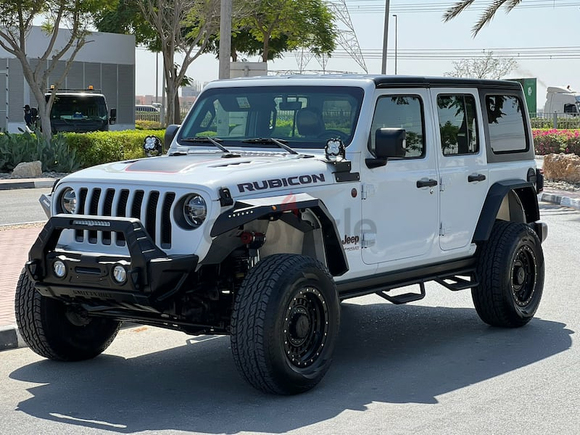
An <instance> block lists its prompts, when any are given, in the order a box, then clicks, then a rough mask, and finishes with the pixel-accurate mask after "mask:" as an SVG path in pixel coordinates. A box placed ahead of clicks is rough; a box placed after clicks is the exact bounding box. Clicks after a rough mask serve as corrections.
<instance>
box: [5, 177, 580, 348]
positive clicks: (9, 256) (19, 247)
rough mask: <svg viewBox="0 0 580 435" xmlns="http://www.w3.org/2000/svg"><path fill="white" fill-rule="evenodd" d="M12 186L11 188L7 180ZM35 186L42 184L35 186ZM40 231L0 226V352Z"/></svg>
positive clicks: (11, 340) (577, 201)
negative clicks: (0, 261) (18, 287)
mask: <svg viewBox="0 0 580 435" xmlns="http://www.w3.org/2000/svg"><path fill="white" fill-rule="evenodd" d="M11 181H12V186H13V187H10V182H11ZM49 181H50V184H49V187H50V186H52V183H53V182H54V180H51V179H49V180H0V189H7V188H22V185H23V183H31V182H32V183H33V184H34V185H36V184H37V183H48V182H49ZM37 187H45V186H44V185H42V186H37ZM540 200H541V201H544V202H549V203H552V204H558V205H562V206H566V207H573V208H576V209H579V210H580V192H565V191H558V190H549V191H546V192H543V193H542V194H541V195H540ZM41 230H42V225H29V226H23V227H16V228H0V252H2V254H3V265H2V272H1V273H2V274H1V276H0V351H2V350H5V349H11V348H15V347H18V346H19V345H20V346H22V345H23V342H22V339H21V338H19V337H18V334H17V331H16V321H15V319H14V293H15V289H16V283H17V282H18V276H19V275H20V271H21V270H22V267H23V266H24V263H25V262H26V260H27V259H28V250H29V249H30V247H31V246H32V244H33V243H34V241H35V240H36V237H37V236H38V234H39V233H40V231H41Z"/></svg>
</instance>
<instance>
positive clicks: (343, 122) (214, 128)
mask: <svg viewBox="0 0 580 435" xmlns="http://www.w3.org/2000/svg"><path fill="white" fill-rule="evenodd" d="M362 99H363V90H362V89H361V88H353V87H339V86H333V87H330V86H324V87H320V86H318V87H315V86H287V87H281V86H268V87H264V86H261V87H240V88H221V89H217V88H216V89H210V90H208V91H206V92H204V93H203V94H202V95H201V96H200V98H199V99H198V101H197V102H196V104H195V108H194V109H193V110H192V111H191V113H190V114H189V115H188V117H187V118H186V119H185V121H184V123H183V126H182V128H181V129H180V132H179V136H178V137H177V141H178V143H179V144H180V145H186V146H200V145H204V144H203V142H199V141H198V142H195V141H187V139H188V138H195V137H218V138H219V139H220V140H221V141H222V142H221V143H222V144H223V145H224V146H228V145H230V146H251V147H255V146H256V144H257V143H260V145H259V146H260V147H264V146H268V147H273V148H277V145H276V144H275V143H272V142H271V141H270V142H269V143H268V141H261V142H257V141H251V139H258V138H264V139H266V138H275V139H278V140H283V141H284V143H286V144H287V145H288V146H290V147H299V148H320V149H322V148H324V146H325V144H326V141H327V140H328V139H331V138H340V139H342V141H343V142H344V144H345V145H348V144H349V143H350V141H351V140H352V136H353V134H354V132H355V127H356V122H357V120H358V115H359V112H360V107H361V103H362ZM248 140H250V141H248ZM205 146H207V144H205Z"/></svg>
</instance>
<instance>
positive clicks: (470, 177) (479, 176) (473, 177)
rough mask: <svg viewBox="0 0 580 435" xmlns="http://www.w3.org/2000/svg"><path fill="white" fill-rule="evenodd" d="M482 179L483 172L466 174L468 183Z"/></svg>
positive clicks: (483, 177)
mask: <svg viewBox="0 0 580 435" xmlns="http://www.w3.org/2000/svg"><path fill="white" fill-rule="evenodd" d="M484 180H485V175H483V174H473V175H468V176H467V181H468V182H470V183H474V182H476V181H484Z"/></svg>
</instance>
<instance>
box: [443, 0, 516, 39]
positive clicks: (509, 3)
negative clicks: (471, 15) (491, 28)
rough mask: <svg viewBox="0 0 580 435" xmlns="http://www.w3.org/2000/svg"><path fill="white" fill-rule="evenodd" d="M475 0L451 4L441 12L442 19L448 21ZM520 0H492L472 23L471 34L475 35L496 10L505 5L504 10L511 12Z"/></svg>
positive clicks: (488, 21)
mask: <svg viewBox="0 0 580 435" xmlns="http://www.w3.org/2000/svg"><path fill="white" fill-rule="evenodd" d="M474 1H475V0H460V1H458V2H457V3H455V4H454V5H453V6H451V7H450V8H449V9H447V11H446V12H445V13H444V14H443V21H445V22H448V21H449V20H452V19H453V18H455V17H457V16H458V15H459V14H461V13H462V12H463V11H464V10H466V9H467V8H469V6H471V5H472V4H473V2H474ZM521 2H522V0H494V1H492V2H491V3H490V4H489V6H488V7H487V8H486V9H485V11H484V12H483V14H481V15H480V16H479V19H478V20H477V22H476V23H475V24H474V25H473V28H472V29H471V30H472V33H473V36H474V37H475V36H477V34H478V33H479V31H480V30H481V29H482V28H483V27H484V26H485V25H486V24H489V23H490V22H491V20H492V19H493V17H494V16H495V14H496V12H497V11H498V10H499V9H501V8H502V7H505V9H506V12H511V11H512V9H514V8H515V7H516V6H517V5H519V4H520V3H521Z"/></svg>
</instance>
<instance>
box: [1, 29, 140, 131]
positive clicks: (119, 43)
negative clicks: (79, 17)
mask: <svg viewBox="0 0 580 435" xmlns="http://www.w3.org/2000/svg"><path fill="white" fill-rule="evenodd" d="M66 33H67V31H66V30H64V29H61V30H60V32H59V38H58V40H57V43H56V45H55V47H61V46H64V44H65V42H66V38H65V37H63V36H64V35H65V34H66ZM87 39H88V40H89V41H91V42H88V43H87V44H86V45H85V46H84V47H83V48H82V49H81V50H80V51H79V53H78V54H77V56H76V57H75V60H74V62H73V65H72V67H71V69H70V71H69V73H68V75H67V77H66V79H65V81H64V83H63V84H62V85H61V87H62V88H68V89H86V88H88V87H89V86H93V87H94V89H95V90H99V89H100V90H101V92H102V93H103V94H104V95H105V98H106V100H107V105H108V107H109V109H111V108H116V109H117V124H116V125H113V126H111V130H126V129H133V128H135V37H134V36H132V35H118V34H112V33H92V34H90V35H89V36H88V38H87ZM47 45H48V35H47V34H46V33H44V32H43V31H42V30H41V28H40V27H33V29H32V31H31V32H30V34H29V36H28V38H27V52H28V57H29V59H30V61H31V63H32V65H33V66H34V65H35V64H34V62H38V60H36V61H35V60H34V59H38V58H39V57H41V56H42V54H43V52H44V50H45V49H46V47H47ZM67 54H68V53H67ZM66 59H67V57H66V54H65V60H66ZM48 62H50V60H49V61H47V65H48ZM63 70H64V61H59V62H58V65H57V66H56V68H55V70H54V72H53V73H52V75H51V77H50V78H49V81H48V85H50V84H51V83H52V81H56V79H57V78H58V77H59V76H60V75H61V74H62V71H63ZM4 85H5V86H4ZM25 104H29V105H30V106H31V107H36V106H37V104H36V100H35V99H34V96H33V95H32V92H30V88H29V86H28V83H27V82H26V79H25V78H24V76H23V74H22V66H21V64H20V61H19V60H18V59H16V58H15V57H14V56H12V55H11V54H9V53H8V52H6V51H5V50H3V49H2V48H0V130H8V131H9V132H18V129H19V128H22V129H23V128H24V126H25V124H24V111H23V107H24V105H25Z"/></svg>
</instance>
